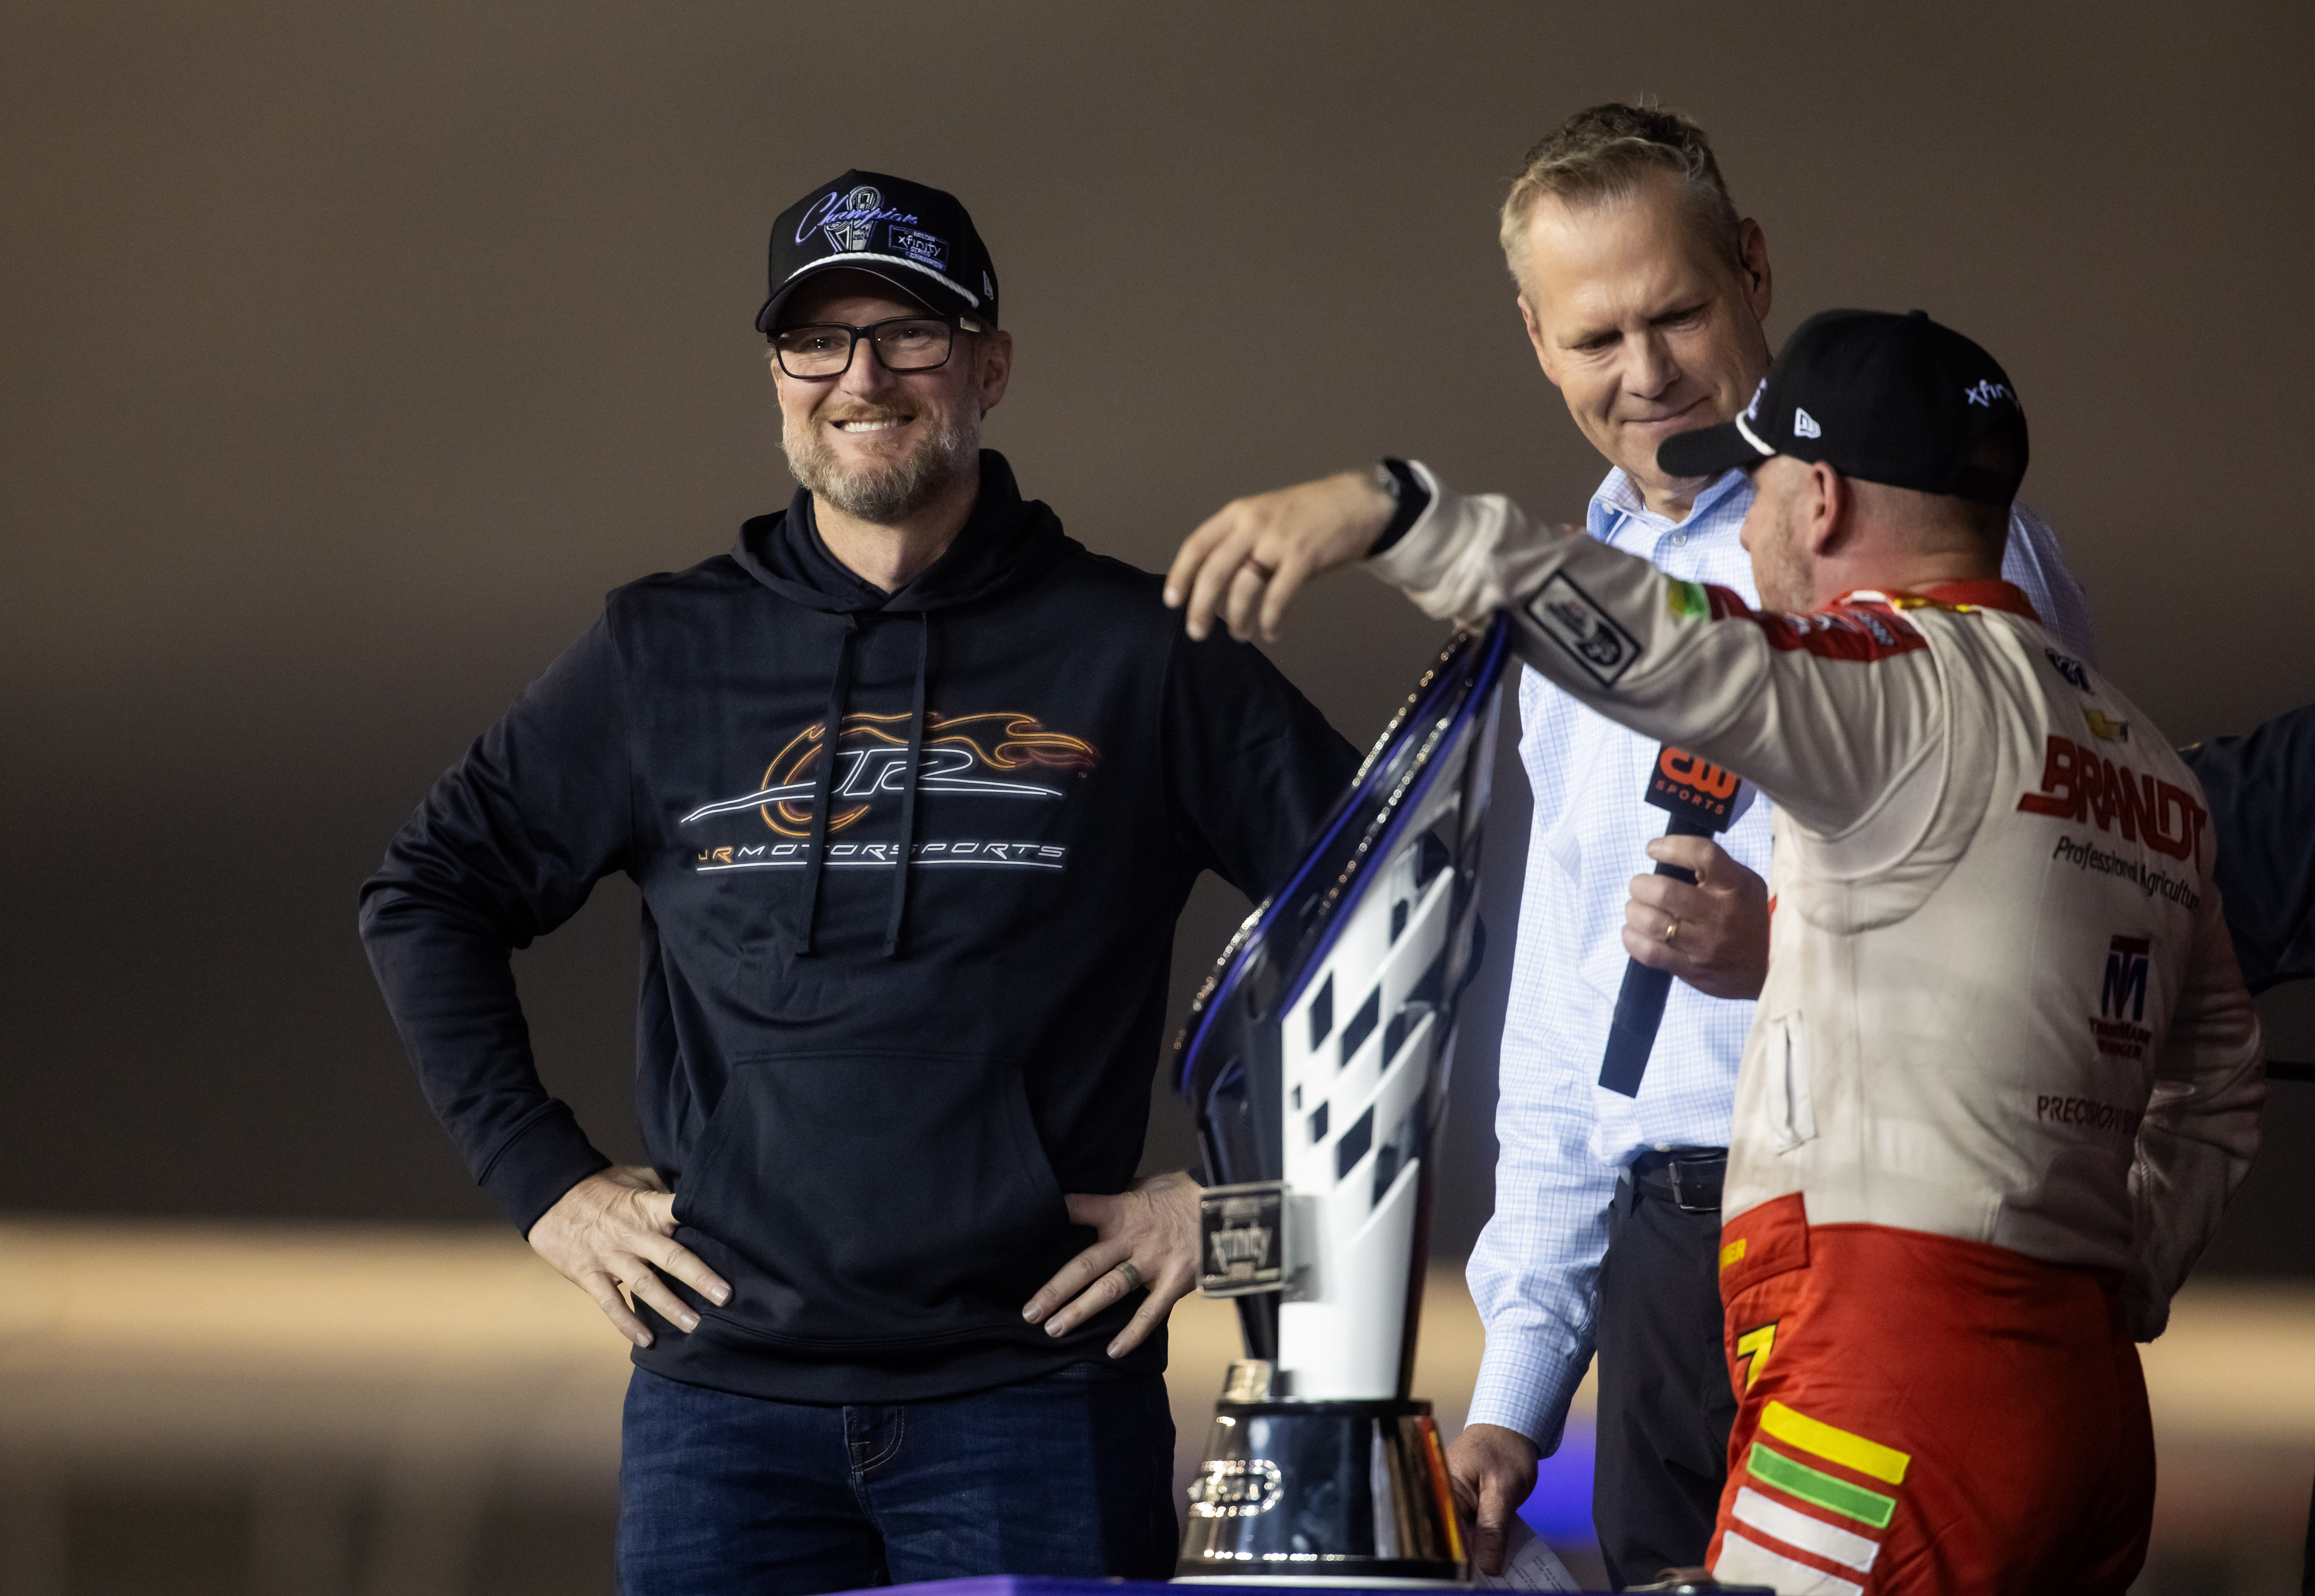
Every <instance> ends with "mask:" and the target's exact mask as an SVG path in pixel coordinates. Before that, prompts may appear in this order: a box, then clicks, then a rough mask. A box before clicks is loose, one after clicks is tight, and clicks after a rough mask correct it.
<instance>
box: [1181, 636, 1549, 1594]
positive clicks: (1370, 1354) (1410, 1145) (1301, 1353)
mask: <svg viewBox="0 0 2315 1596" xmlns="http://www.w3.org/2000/svg"><path fill="white" fill-rule="evenodd" d="M1508 653H1509V645H1508V641H1507V634H1506V632H1505V628H1504V625H1503V622H1501V621H1498V622H1496V623H1495V625H1494V626H1493V627H1492V628H1491V629H1490V630H1489V631H1487V632H1486V634H1482V635H1470V634H1462V635H1459V636H1458V637H1457V638H1456V640H1455V641H1454V642H1453V643H1451V644H1450V646H1449V648H1448V650H1447V652H1445V653H1444V654H1443V655H1442V656H1441V658H1440V660H1439V661H1438V662H1437V664H1436V665H1434V666H1433V667H1432V669H1431V671H1430V672H1429V673H1428V674H1426V675H1425V676H1424V678H1423V680H1422V681H1421V682H1420V683H1419V684H1418V685H1417V687H1416V688H1415V694H1414V696H1413V697H1412V698H1410V699H1409V701H1408V703H1407V706H1406V709H1404V710H1403V711H1401V712H1400V714H1399V715H1398V717H1397V719H1396V720H1394V721H1393V722H1392V723H1391V724H1390V727H1389V728H1388V730H1387V731H1386V732H1384V733H1383V735H1382V739H1381V740H1380V741H1379V742H1378V743H1377V744H1376V745H1375V749H1374V751H1373V752H1372V753H1370V754H1369V755H1368V756H1367V759H1366V763H1365V764H1364V765H1363V766H1362V767H1360V770H1359V774H1358V776H1357V779H1356V780H1355V781H1353V784H1352V786H1351V790H1350V791H1349V792H1348V793H1347V794H1344V798H1343V800H1342V801H1341V802H1339V803H1338V804H1336V805H1335V809H1334V811H1332V812H1331V813H1330V814H1329V815H1328V817H1327V819H1326V823H1325V824H1324V825H1322V826H1321V827H1320V828H1319V832H1318V839H1317V842H1316V843H1315V844H1314V845H1313V847H1311V850H1310V852H1309V854H1308V856H1306V857H1305V859H1304V860H1303V863H1302V865H1301V867H1300V869H1299V870H1298V871H1297V872H1296V873H1295V874H1294V876H1293V877H1292V878H1291V880H1290V881H1289V882H1287V884H1286V885H1285V886H1284V887H1283V888H1282V889H1281V890H1280V891H1278V892H1277V894H1276V895H1274V896H1273V898H1272V899H1271V900H1269V901H1268V902H1266V903H1265V904H1264V905H1263V906H1262V908H1261V909H1257V910H1256V911H1255V914H1254V915H1253V917H1252V918H1249V919H1248V920H1247V921H1246V924H1245V925H1244V926H1242V927H1239V929H1238V933H1237V935H1236V936H1235V937H1233V938H1232V939H1231V941H1230V944H1229V946H1228V948H1227V949H1225V950H1224V952H1223V954H1222V958H1221V961H1220V963H1219V964H1218V965H1217V966H1216V968H1215V971H1214V974H1213V976H1212V978H1211V979H1210V980H1208V981H1207V982H1206V985H1205V987H1204V988H1203V989H1202V991H1201V992H1200V993H1199V996H1198V1001H1197V1003H1196V1005H1195V1006H1194V1007H1193V1009H1192V1011H1191V1016H1190V1023H1189V1026H1188V1028H1187V1029H1186V1030H1185V1032H1184V1039H1183V1042H1182V1044H1181V1053H1182V1063H1181V1076H1180V1086H1181V1089H1182V1092H1183V1094H1184V1096H1186V1097H1187V1098H1188V1099H1189V1102H1190V1105H1191V1107H1192V1108H1193V1111H1194V1112H1195V1113H1196V1115H1197V1119H1198V1129H1199V1136H1200V1139H1201V1141H1202V1144H1203V1147H1204V1150H1205V1157H1206V1168H1207V1175H1208V1178H1209V1179H1210V1180H1211V1181H1212V1182H1213V1183H1215V1184H1212V1185H1211V1186H1209V1187H1208V1189H1207V1191H1206V1193H1205V1195H1204V1197H1203V1199H1202V1203H1201V1216H1200V1217H1201V1227H1200V1228H1201V1236H1200V1243H1201V1246H1202V1261H1201V1278H1200V1281H1199V1285H1200V1289H1201V1290H1203V1291H1205V1292H1206V1293H1207V1294H1208V1295H1210V1296H1220V1297H1234V1298H1236V1299H1237V1305H1238V1316H1239V1322H1240V1325H1241V1327H1242V1328H1243V1330H1244V1332H1245V1336H1246V1358H1245V1360H1243V1361H1240V1362H1238V1363H1237V1364H1234V1365H1233V1366H1232V1368H1231V1370H1230V1377H1229V1381H1228V1386H1227V1387H1226V1388H1225V1389H1224V1391H1223V1394H1222V1400H1221V1402H1220V1405H1219V1406H1218V1408H1217V1410H1216V1413H1215V1418H1214V1428H1213V1432H1212V1435H1211V1439H1210V1440H1209V1441H1208V1443H1207V1447H1206V1458H1205V1462H1204V1465H1203V1467H1202V1469H1201V1471H1200V1474H1199V1476H1198V1480H1197V1482H1196V1484H1195V1485H1193V1486H1192V1488H1191V1492H1190V1520H1189V1530H1188V1532H1187V1534H1185V1535H1184V1538H1183V1542H1182V1556H1181V1561H1180V1565H1179V1568H1178V1570H1177V1577H1178V1578H1181V1579H1185V1580H1202V1581H1207V1582H1213V1583H1238V1582H1244V1581H1247V1580H1253V1579H1264V1580H1276V1581H1279V1582H1282V1583H1295V1584H1341V1585H1395V1584H1413V1585H1459V1584H1467V1583H1469V1580H1470V1565H1469V1561H1468V1556H1467V1553H1466V1548H1465V1547H1464V1546H1463V1542H1462V1537H1461V1533H1460V1531H1459V1529H1458V1527H1457V1525H1456V1521H1455V1512H1454V1503H1453V1498H1452V1496H1451V1495H1450V1493H1449V1490H1448V1485H1447V1469H1446V1460H1445V1457H1444V1455H1443V1453H1442V1451H1441V1445H1440V1439H1439V1434H1438V1431H1437V1429H1436V1427H1435V1426H1434V1425H1433V1424H1432V1419H1431V1405H1430V1404H1429V1403H1428V1402H1425V1401H1420V1400H1417V1399H1415V1398H1414V1397H1411V1396H1410V1394H1409V1390H1408V1388H1409V1386H1410V1384H1411V1383H1412V1377H1413V1374H1414V1368H1415V1322H1416V1317H1417V1316H1418V1314H1419V1313H1420V1311H1421V1308H1422V1303H1423V1277H1424V1264H1425V1262H1426V1258H1425V1254H1426V1251H1427V1246H1428V1240H1429V1233H1430V1222H1431V1189H1432V1166H1431V1148H1432V1139H1433V1137H1434V1135H1435V1133H1436V1132H1437V1130H1438V1127H1439V1123H1440V1120H1441V1114H1442V1113H1443V1112H1444V1110H1445V1107H1446V1101H1447V1071H1448V1066H1449V1062H1450V1058H1451V1055H1452V1038H1453V1032H1454V1018H1455V1007H1456V1000H1457V998H1459V996H1460V994H1461V992H1462V989H1463V986H1464V984H1465V981H1466V980H1467V979H1468V976H1469V974H1470V972H1471V971H1473V970H1474V969H1475V968H1476V967H1477V961H1478V958H1479V954H1480V951H1481V950H1480V949H1479V947H1478V946H1477V945H1476V942H1477V936H1478V935H1479V932H1478V927H1477V915H1476V914H1475V912H1474V910H1475V909H1476V908H1477V871H1478V863H1479V843H1480V833H1481V829H1482V822H1483V821H1484V820H1485V818H1486V809H1487V789H1488V776H1489V773H1490V771H1491V770H1492V768H1493V766H1494V761H1495V705H1496V697H1497V688H1498V684H1499V683H1500V681H1501V679H1502V676H1503V668H1504V662H1505V660H1506V659H1507V657H1508Z"/></svg>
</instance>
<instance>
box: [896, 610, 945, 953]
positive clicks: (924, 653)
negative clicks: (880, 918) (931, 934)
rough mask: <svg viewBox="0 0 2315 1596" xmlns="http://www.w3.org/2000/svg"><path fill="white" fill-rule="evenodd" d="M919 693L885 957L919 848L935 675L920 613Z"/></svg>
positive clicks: (924, 615) (912, 708)
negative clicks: (920, 785)
mask: <svg viewBox="0 0 2315 1596" xmlns="http://www.w3.org/2000/svg"><path fill="white" fill-rule="evenodd" d="M917 621H918V625H919V626H920V628H921V629H920V630H919V631H918V634H917V691H916V696H915V698H914V699H913V700H912V701H911V703H910V705H909V762H908V766H907V769H908V775H906V776H903V777H901V783H902V785H901V787H900V852H899V853H898V854H897V855H896V856H894V858H893V861H892V913H891V918H888V919H887V920H886V921H885V922H884V956H885V957H886V958H887V959H897V958H899V957H900V922H901V920H902V919H903V918H906V917H907V915H908V912H909V856H911V855H912V854H914V853H915V852H916V846H917V767H918V764H919V763H920V762H921V761H922V760H923V758H924V754H925V680H926V678H927V677H928V676H929V675H930V674H931V673H932V657H933V617H932V614H931V612H930V611H928V610H918V612H917Z"/></svg>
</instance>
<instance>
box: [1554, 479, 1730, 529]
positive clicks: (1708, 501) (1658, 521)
mask: <svg viewBox="0 0 2315 1596" xmlns="http://www.w3.org/2000/svg"><path fill="white" fill-rule="evenodd" d="M1736 492H1743V493H1747V494H1749V493H1750V492H1752V478H1751V477H1749V476H1747V475H1745V474H1744V473H1743V472H1742V471H1738V470H1736V469H1734V468H1733V467H1732V468H1730V469H1729V470H1726V471H1724V472H1722V473H1721V474H1719V475H1718V476H1716V477H1714V478H1713V479H1712V480H1711V481H1710V482H1708V483H1705V484H1704V486H1703V488H1702V489H1701V490H1700V491H1699V492H1698V493H1697V495H1696V501H1695V502H1694V503H1693V504H1691V505H1690V506H1689V508H1688V516H1687V518H1686V519H1683V520H1678V521H1675V520H1673V519H1671V518H1670V517H1669V516H1662V515H1658V514H1657V513H1656V512H1655V511H1654V510H1650V509H1649V508H1648V507H1647V501H1645V500H1644V499H1642V498H1641V497H1640V490H1639V487H1638V485H1637V484H1636V483H1634V482H1633V481H1632V477H1631V474H1630V473H1629V472H1628V471H1626V470H1625V469H1624V468H1623V467H1622V466H1621V465H1610V467H1608V474H1607V475H1606V476H1604V477H1601V479H1600V485H1599V487H1597V488H1596V489H1594V490H1593V491H1592V502H1591V504H1590V505H1589V506H1588V507H1587V509H1586V513H1585V515H1584V518H1583V520H1584V528H1583V529H1584V530H1585V531H1587V532H1589V533H1590V534H1591V535H1592V536H1594V537H1596V538H1599V539H1600V540H1601V542H1603V543H1604V542H1606V541H1608V540H1609V539H1610V537H1612V536H1614V535H1615V532H1616V529H1617V527H1618V525H1619V523H1620V522H1623V521H1627V520H1634V521H1637V522H1639V523H1640V524H1641V525H1642V526H1644V527H1646V528H1650V529H1651V530H1653V531H1658V532H1667V531H1670V530H1672V528H1676V527H1689V528H1701V526H1702V524H1703V518H1704V517H1706V516H1707V515H1709V514H1710V513H1711V512H1712V510H1714V508H1715V507H1716V506H1717V505H1718V504H1719V503H1720V502H1721V501H1723V500H1725V499H1726V498H1727V497H1728V496H1729V495H1730V494H1732V493H1736Z"/></svg>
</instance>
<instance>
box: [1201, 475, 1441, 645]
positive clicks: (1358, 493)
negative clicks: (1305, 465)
mask: <svg viewBox="0 0 2315 1596" xmlns="http://www.w3.org/2000/svg"><path fill="white" fill-rule="evenodd" d="M1396 510H1397V501H1396V500H1394V499H1392V498H1391V496H1390V495H1389V494H1388V493H1387V492H1383V490H1382V489H1381V488H1380V487H1379V486H1378V485H1377V484H1376V483H1375V479H1374V476H1373V474H1372V473H1370V472H1362V471H1345V472H1342V473H1340V474H1336V475H1334V476H1324V477H1320V478H1319V479H1318V480H1317V482H1307V483H1302V484H1301V485H1299V487H1291V488H1281V489H1280V490H1279V491H1278V492H1274V493H1257V494H1255V496H1254V497H1253V498H1251V499H1234V500H1232V501H1230V502H1229V503H1228V504H1225V505H1223V506H1222V508H1221V509H1220V510H1219V511H1218V512H1216V513H1215V514H1213V515H1211V516H1210V517H1208V518H1207V519H1206V521H1205V524H1204V525H1202V526H1201V527H1200V528H1198V529H1197V530H1196V531H1194V532H1193V533H1191V534H1190V536H1188V538H1186V539H1185V540H1184V542H1183V544H1182V548H1181V552H1180V553H1178V554H1175V556H1174V563H1173V565H1172V567H1171V568H1170V569H1169V570H1167V572H1166V604H1167V605H1168V606H1170V607H1174V608H1175V609H1186V611H1187V614H1186V616H1185V617H1184V618H1185V620H1186V622H1187V624H1188V626H1189V629H1190V635H1191V636H1193V637H1195V638H1200V639H1203V638H1204V637H1205V635H1206V634H1207V633H1209V632H1211V630H1212V629H1213V624H1214V618H1215V617H1216V616H1220V617H1221V619H1222V621H1223V622H1224V623H1225V624H1226V625H1228V627H1229V630H1230V635H1231V636H1233V637H1235V638H1237V640H1238V641H1239V642H1240V643H1252V642H1254V641H1255V640H1256V639H1257V638H1258V639H1260V640H1261V641H1263V642H1264V643H1275V642H1276V641H1277V640H1278V623H1279V621H1280V620H1281V619H1282V618H1283V616H1285V614H1286V607H1287V606H1288V605H1289V604H1291V603H1292V602H1293V600H1294V596H1295V595H1296V594H1297V593H1299V592H1300V591H1301V590H1302V587H1303V584H1304V583H1306V582H1308V581H1309V580H1310V579H1311V578H1312V577H1314V576H1318V575H1321V574H1323V573H1324V572H1329V571H1334V570H1337V569H1339V568H1340V567H1342V566H1344V565H1348V564H1351V563H1353V562H1355V561H1358V560H1361V559H1363V558H1365V557H1366V555H1367V554H1368V552H1369V551H1370V549H1372V548H1373V546H1374V542H1375V539H1376V538H1377V537H1379V536H1381V535H1382V533H1383V531H1384V529H1385V528H1388V526H1389V525H1390V521H1391V516H1392V514H1393V513H1394V512H1395V511H1396Z"/></svg>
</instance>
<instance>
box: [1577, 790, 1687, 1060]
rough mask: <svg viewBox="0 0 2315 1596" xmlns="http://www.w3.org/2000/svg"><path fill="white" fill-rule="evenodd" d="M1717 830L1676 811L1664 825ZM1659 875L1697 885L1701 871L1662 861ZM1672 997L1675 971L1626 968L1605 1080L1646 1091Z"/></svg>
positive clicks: (1683, 833) (1671, 830) (1677, 832)
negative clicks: (1666, 1002)
mask: <svg viewBox="0 0 2315 1596" xmlns="http://www.w3.org/2000/svg"><path fill="white" fill-rule="evenodd" d="M1712 830H1713V829H1712V828H1711V827H1710V826H1709V825H1707V824H1706V823H1705V822H1704V821H1702V820H1690V819H1689V818H1688V817H1687V816H1686V815H1681V814H1676V815H1674V816H1672V824H1670V825H1668V826H1666V827H1665V828H1664V835H1665V836H1666V837H1709V836H1711V835H1712ZM1656 873H1657V874H1658V875H1668V876H1671V877H1672V879H1673V880H1674V881H1683V882H1688V884H1689V885H1690V886H1694V885H1695V884H1696V872H1694V871H1693V870H1690V869H1686V868H1684V867H1683V866H1681V865H1668V864H1663V863H1661V862H1659V863H1658V864H1657V865H1656ZM1671 995H1672V971H1669V970H1653V969H1650V968H1649V967H1648V966H1647V965H1645V964H1643V963H1641V962H1639V961H1638V960H1637V959H1634V960H1631V961H1630V962H1628V963H1627V964H1626V965H1625V966H1624V984H1623V986H1622V987H1621V988H1620V989H1619V990H1618V991H1617V993H1616V1016H1615V1018H1614V1019H1612V1020H1610V1022H1609V1023H1608V1048H1607V1051H1606V1052H1604V1053H1603V1054H1602V1055H1601V1059H1600V1084H1601V1086H1605V1087H1607V1088H1608V1090H1610V1092H1617V1093H1620V1094H1621V1095H1624V1096H1626V1097H1636V1096H1638V1095H1640V1077H1642V1076H1644V1075H1645V1074H1646V1073H1647V1068H1648V1055H1649V1054H1650V1053H1652V1052H1654V1051H1655V1045H1656V1031H1657V1029H1658V1028H1659V1027H1660V1026H1662V1025H1663V1011H1664V999H1665V998H1669V997H1670V996H1671Z"/></svg>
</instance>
